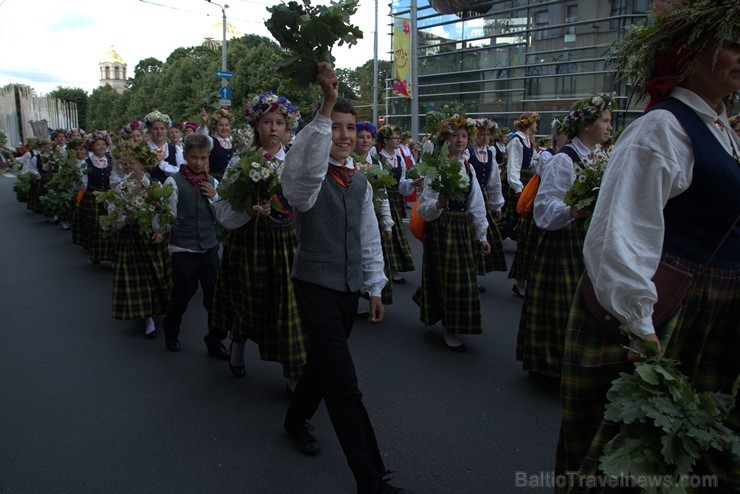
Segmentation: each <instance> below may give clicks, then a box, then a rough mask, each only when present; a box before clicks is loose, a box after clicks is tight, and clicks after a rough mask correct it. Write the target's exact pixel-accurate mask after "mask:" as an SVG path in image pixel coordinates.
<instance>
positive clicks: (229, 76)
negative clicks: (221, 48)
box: [216, 70, 234, 79]
mask: <svg viewBox="0 0 740 494" xmlns="http://www.w3.org/2000/svg"><path fill="white" fill-rule="evenodd" d="M216 77H219V78H221V79H233V78H234V73H233V72H229V71H228V70H217V71H216Z"/></svg>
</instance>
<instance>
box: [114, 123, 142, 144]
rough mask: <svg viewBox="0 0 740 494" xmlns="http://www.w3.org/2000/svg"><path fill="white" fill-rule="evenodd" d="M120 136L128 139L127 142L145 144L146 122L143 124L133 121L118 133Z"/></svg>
mask: <svg viewBox="0 0 740 494" xmlns="http://www.w3.org/2000/svg"><path fill="white" fill-rule="evenodd" d="M118 135H120V136H121V137H122V138H123V139H126V140H127V141H132V142H134V143H136V144H138V143H140V142H144V140H145V136H144V122H142V121H141V120H133V121H131V122H129V123H127V124H126V125H124V126H123V127H122V128H121V130H120V131H119V132H118Z"/></svg>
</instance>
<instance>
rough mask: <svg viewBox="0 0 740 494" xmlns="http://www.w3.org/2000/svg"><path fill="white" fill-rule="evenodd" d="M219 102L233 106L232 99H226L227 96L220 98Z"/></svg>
mask: <svg viewBox="0 0 740 494" xmlns="http://www.w3.org/2000/svg"><path fill="white" fill-rule="evenodd" d="M218 104H219V105H221V106H222V107H227V106H231V100H230V99H226V98H222V99H220V100H218Z"/></svg>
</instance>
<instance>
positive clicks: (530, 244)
mask: <svg viewBox="0 0 740 494" xmlns="http://www.w3.org/2000/svg"><path fill="white" fill-rule="evenodd" d="M516 231H517V233H516V252H515V253H514V259H513V260H512V261H511V270H509V276H508V277H509V278H513V279H515V280H520V279H522V280H527V279H529V272H530V271H531V270H532V261H533V260H534V251H535V249H536V248H537V243H538V242H539V237H540V234H541V233H542V230H541V229H540V228H539V227H538V226H537V224H536V223H535V222H534V216H532V213H528V214H527V215H526V216H524V218H519V223H518V224H517V227H516Z"/></svg>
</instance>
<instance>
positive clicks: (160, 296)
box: [108, 141, 174, 339]
mask: <svg viewBox="0 0 740 494" xmlns="http://www.w3.org/2000/svg"><path fill="white" fill-rule="evenodd" d="M115 153H116V157H117V158H118V162H119V163H120V165H121V167H122V168H123V171H124V172H125V176H124V177H123V178H122V180H121V182H120V183H119V184H118V185H117V186H116V189H115V193H116V194H117V195H118V197H119V200H120V201H121V202H118V201H116V204H115V205H113V204H111V203H109V206H108V209H109V218H111V221H112V222H113V223H114V226H115V228H116V229H117V230H118V231H117V235H116V236H115V238H116V250H115V255H114V258H113V259H114V262H113V264H114V271H113V319H122V320H132V319H137V320H143V322H144V324H143V326H144V332H143V333H144V335H145V336H146V337H147V338H149V339H154V338H156V337H157V329H156V326H155V324H154V316H155V315H157V314H164V313H165V311H166V310H167V307H168V305H169V302H170V291H171V289H172V274H171V265H170V258H169V254H168V252H167V245H166V242H163V240H164V232H165V229H166V228H167V227H168V224H169V223H171V222H172V220H174V217H173V216H172V213H171V212H170V210H169V206H168V204H167V197H166V194H164V195H163V196H162V197H161V198H160V199H157V200H154V201H153V200H152V199H151V198H149V196H148V189H150V188H151V187H153V186H154V187H160V188H161V187H162V186H161V185H160V184H159V183H157V182H155V181H150V179H149V177H148V176H147V173H146V172H147V169H152V168H154V167H156V166H157V165H158V164H159V161H160V156H159V154H158V153H157V152H156V151H155V150H153V149H151V148H150V147H148V146H147V145H146V144H144V143H138V144H136V143H133V142H131V141H124V142H122V143H121V144H120V145H117V146H116V149H115ZM109 194H110V193H109ZM146 209H153V210H154V211H155V212H154V213H151V214H147V215H144V216H141V217H138V216H134V214H135V212H136V211H137V210H138V211H141V210H146ZM142 223H146V224H142Z"/></svg>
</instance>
